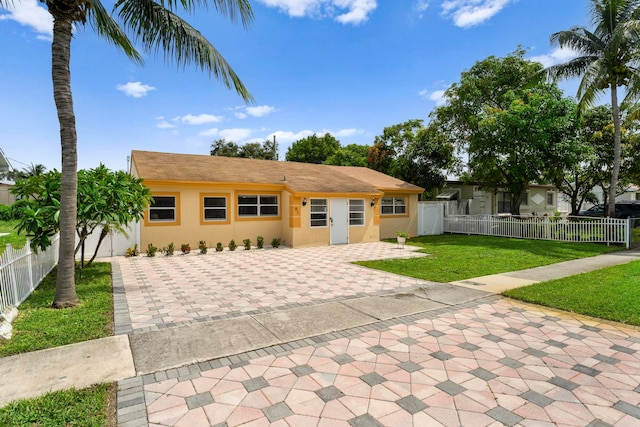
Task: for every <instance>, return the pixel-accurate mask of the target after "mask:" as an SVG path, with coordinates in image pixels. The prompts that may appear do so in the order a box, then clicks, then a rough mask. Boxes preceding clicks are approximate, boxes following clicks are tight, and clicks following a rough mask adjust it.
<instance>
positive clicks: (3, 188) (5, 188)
mask: <svg viewBox="0 0 640 427" xmlns="http://www.w3.org/2000/svg"><path fill="white" fill-rule="evenodd" d="M11 169H12V168H11V163H9V159H7V156H5V155H4V151H2V148H0V174H3V173H5V172H8V171H9V170H11ZM11 187H13V184H12V183H9V182H6V181H1V182H0V205H12V204H13V203H14V202H15V201H16V196H14V195H13V194H11V193H10V192H9V189H10V188H11Z"/></svg>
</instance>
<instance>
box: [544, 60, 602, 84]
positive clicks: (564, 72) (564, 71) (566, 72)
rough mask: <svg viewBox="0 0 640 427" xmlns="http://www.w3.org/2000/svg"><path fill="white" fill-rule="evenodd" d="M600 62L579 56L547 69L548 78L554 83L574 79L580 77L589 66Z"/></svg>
mask: <svg viewBox="0 0 640 427" xmlns="http://www.w3.org/2000/svg"><path fill="white" fill-rule="evenodd" d="M596 60H598V58H597V57H594V56H578V57H576V58H573V59H571V60H569V61H567V62H565V63H563V64H556V65H552V66H550V67H547V68H546V69H545V72H546V73H547V76H548V77H549V79H551V80H552V81H556V80H562V79H572V78H576V77H580V76H581V75H582V74H583V73H584V72H585V71H586V70H587V68H589V65H590V64H591V63H592V62H594V61H596Z"/></svg>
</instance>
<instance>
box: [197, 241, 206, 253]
mask: <svg viewBox="0 0 640 427" xmlns="http://www.w3.org/2000/svg"><path fill="white" fill-rule="evenodd" d="M198 249H200V253H201V254H203V255H204V254H206V253H207V242H205V241H204V240H200V241H199V242H198Z"/></svg>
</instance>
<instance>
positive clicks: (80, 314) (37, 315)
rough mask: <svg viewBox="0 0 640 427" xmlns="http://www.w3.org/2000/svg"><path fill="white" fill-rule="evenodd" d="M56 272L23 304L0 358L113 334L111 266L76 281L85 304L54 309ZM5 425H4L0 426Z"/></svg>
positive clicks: (97, 267)
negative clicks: (11, 335)
mask: <svg viewBox="0 0 640 427" xmlns="http://www.w3.org/2000/svg"><path fill="white" fill-rule="evenodd" d="M55 286H56V269H55V268H54V269H53V271H52V272H51V273H50V274H49V275H48V276H47V277H46V278H45V279H44V280H43V282H42V283H41V284H40V286H39V287H38V288H37V289H36V290H35V291H34V292H33V294H31V296H30V297H29V298H28V299H27V300H26V301H25V302H23V303H22V304H21V305H20V314H19V316H18V318H17V319H15V320H14V321H13V323H12V325H13V338H12V339H10V340H9V341H6V342H5V343H2V344H0V357H3V356H9V355H12V354H17V353H24V352H27V351H35V350H41V349H45V348H51V347H58V346H61V345H66V344H73V343H77V342H82V341H87V340H91V339H96V338H103V337H107V336H111V335H113V309H112V307H113V304H112V296H111V264H108V263H95V264H93V265H92V266H91V267H89V268H85V269H84V272H83V275H82V278H81V279H77V281H76V292H77V294H78V298H80V300H81V301H82V302H81V303H80V304H79V305H77V306H76V307H73V308H69V309H64V310H58V309H54V308H51V302H52V301H53V295H54V293H55ZM0 425H1V424H0Z"/></svg>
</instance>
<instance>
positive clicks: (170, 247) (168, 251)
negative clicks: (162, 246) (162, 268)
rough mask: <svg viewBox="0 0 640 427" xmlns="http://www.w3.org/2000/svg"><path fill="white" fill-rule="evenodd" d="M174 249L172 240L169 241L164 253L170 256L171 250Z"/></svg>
mask: <svg viewBox="0 0 640 427" xmlns="http://www.w3.org/2000/svg"><path fill="white" fill-rule="evenodd" d="M175 250H176V248H175V246H174V244H173V242H171V243H169V244H168V245H167V249H166V250H165V254H167V256H171V255H173V252H174V251H175Z"/></svg>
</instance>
